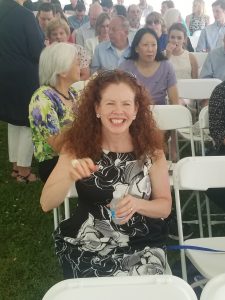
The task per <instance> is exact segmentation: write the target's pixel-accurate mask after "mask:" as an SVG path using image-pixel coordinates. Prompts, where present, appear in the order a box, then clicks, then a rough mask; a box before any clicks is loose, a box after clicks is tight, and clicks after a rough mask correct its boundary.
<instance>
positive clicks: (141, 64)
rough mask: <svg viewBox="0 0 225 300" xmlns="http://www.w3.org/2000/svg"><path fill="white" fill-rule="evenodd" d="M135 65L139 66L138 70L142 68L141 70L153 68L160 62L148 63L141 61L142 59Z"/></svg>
mask: <svg viewBox="0 0 225 300" xmlns="http://www.w3.org/2000/svg"><path fill="white" fill-rule="evenodd" d="M135 63H136V65H137V66H138V68H140V69H149V68H153V67H155V66H156V65H157V64H158V62H157V61H156V60H153V61H150V62H146V61H144V60H141V59H138V60H136V61H135Z"/></svg>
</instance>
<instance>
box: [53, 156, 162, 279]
mask: <svg viewBox="0 0 225 300" xmlns="http://www.w3.org/2000/svg"><path fill="white" fill-rule="evenodd" d="M96 163H97V164H98V165H99V170H98V171H97V172H95V173H93V174H92V176H91V177H89V178H86V179H84V180H80V181H78V182H77V184H76V187H77V192H78V195H79V200H78V207H77V208H76V211H75V213H74V215H73V216H72V217H71V218H70V219H68V220H65V221H63V222H61V223H60V225H59V227H58V229H57V230H56V231H55V232H54V239H55V246H56V254H57V256H58V257H59V260H60V263H61V265H62V267H63V272H64V277H65V278H73V277H100V276H131V275H144V274H163V273H164V272H165V266H166V255H165V252H164V250H163V246H164V245H165V240H166V236H167V224H166V222H165V221H164V220H163V219H151V218H148V217H145V216H142V215H140V214H138V213H135V214H134V215H133V217H132V218H131V219H130V220H129V221H128V222H127V223H126V224H124V225H116V224H115V223H114V222H113V221H112V218H111V212H110V209H109V207H108V206H107V204H109V203H110V202H111V200H112V198H113V193H114V192H115V191H119V192H120V193H121V195H125V194H130V195H133V196H135V197H136V198H143V199H150V196H151V182H150V178H149V173H148V172H149V168H150V167H151V160H150V159H146V161H145V162H143V161H140V160H136V159H135V155H134V153H132V152H129V153H115V152H107V151H104V152H103V154H102V157H101V159H100V160H99V161H97V162H96ZM149 201H150V200H149Z"/></svg>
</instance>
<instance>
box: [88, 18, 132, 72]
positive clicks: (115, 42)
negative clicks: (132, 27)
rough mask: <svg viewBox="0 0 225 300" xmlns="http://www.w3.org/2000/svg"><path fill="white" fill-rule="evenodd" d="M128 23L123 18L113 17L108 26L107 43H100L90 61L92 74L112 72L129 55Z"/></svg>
mask: <svg viewBox="0 0 225 300" xmlns="http://www.w3.org/2000/svg"><path fill="white" fill-rule="evenodd" d="M128 33H129V22H128V21H127V19H126V18H125V17H123V16H116V17H114V18H113V19H112V20H111V21H110V24H109V39H110V40H109V41H106V42H102V43H100V44H99V45H98V46H97V47H96V48H95V52H94V56H93V59H92V64H91V70H92V73H94V72H96V71H98V70H104V69H106V70H114V69H116V68H117V67H118V66H119V64H120V63H121V62H123V60H124V59H125V57H127V56H129V54H130V43H129V40H128Z"/></svg>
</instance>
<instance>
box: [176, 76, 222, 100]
mask: <svg viewBox="0 0 225 300" xmlns="http://www.w3.org/2000/svg"><path fill="white" fill-rule="evenodd" d="M221 82H222V81H221V80H220V79H217V78H205V79H179V80H178V81H177V88H178V93H179V97H181V98H184V99H190V100H202V99H209V98H210V96H211V94H212V91H213V90H214V89H215V87H216V86H217V85H218V84H220V83H221Z"/></svg>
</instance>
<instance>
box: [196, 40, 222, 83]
mask: <svg viewBox="0 0 225 300" xmlns="http://www.w3.org/2000/svg"><path fill="white" fill-rule="evenodd" d="M223 42H224V46H222V47H219V48H216V49H213V50H212V51H211V52H209V54H208V55H207V57H206V60H205V62H204V64H203V66H202V70H201V73H200V78H218V79H220V80H222V81H224V80H225V36H224V39H223Z"/></svg>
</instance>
